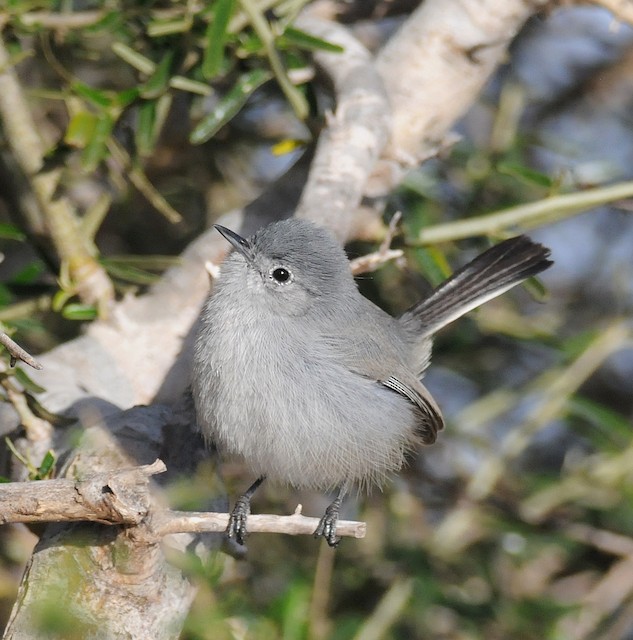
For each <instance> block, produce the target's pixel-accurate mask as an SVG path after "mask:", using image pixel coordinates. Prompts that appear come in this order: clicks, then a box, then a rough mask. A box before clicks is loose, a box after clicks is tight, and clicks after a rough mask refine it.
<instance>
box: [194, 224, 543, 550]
mask: <svg viewBox="0 0 633 640" xmlns="http://www.w3.org/2000/svg"><path fill="white" fill-rule="evenodd" d="M215 228H216V229H217V231H218V232H219V233H220V234H222V236H224V238H225V239H226V240H227V241H228V242H229V243H230V245H231V246H232V247H233V251H232V252H231V254H230V255H229V257H228V258H227V259H226V260H225V261H224V263H223V264H222V267H221V272H220V277H219V278H218V280H217V282H216V283H215V285H214V287H213V291H212V292H211V294H210V295H209V297H208V298H207V300H206V302H205V303H204V306H203V308H202V311H201V314H200V320H199V323H198V330H197V335H196V339H195V346H194V358H193V367H192V381H191V386H192V393H193V398H194V403H195V407H196V415H197V421H198V425H199V428H200V430H201V432H202V434H203V435H204V436H205V438H206V439H207V440H208V441H209V442H212V443H213V445H214V446H216V447H217V448H218V449H219V451H220V452H221V453H222V454H225V455H230V456H236V457H238V458H240V459H242V460H243V461H244V462H245V463H246V465H247V467H248V468H249V469H250V471H251V472H252V473H253V475H254V477H256V480H255V481H254V482H253V484H252V485H251V486H250V487H249V488H248V489H247V491H246V492H244V493H243V494H242V495H241V496H240V497H239V498H238V500H237V501H236V504H235V506H234V508H233V510H232V511H231V514H230V518H229V523H228V526H227V530H226V535H227V536H228V538H234V539H235V540H236V541H237V542H238V543H239V544H240V545H243V544H244V543H245V539H246V536H247V533H248V530H247V520H248V515H249V514H250V501H251V498H252V496H253V494H254V493H255V491H256V490H257V488H258V487H259V486H260V485H261V484H262V482H263V481H264V480H265V479H266V478H269V479H270V480H271V481H276V482H280V483H283V484H286V485H290V486H292V487H294V488H295V489H313V490H317V491H321V492H333V491H336V497H335V499H334V500H333V501H332V503H331V504H330V505H329V506H328V507H327V509H326V510H325V513H324V515H323V517H322V518H321V519H320V521H319V524H318V526H317V528H316V530H315V532H314V535H315V537H317V538H318V537H322V538H324V539H325V540H326V541H327V543H328V544H329V545H330V546H331V547H336V546H337V545H338V543H339V538H338V536H337V534H336V524H337V520H338V517H339V511H340V508H341V504H342V501H343V498H344V497H345V496H346V495H347V494H349V493H350V492H351V491H353V490H356V491H363V490H367V489H369V488H370V487H371V486H373V485H382V484H383V483H384V482H385V481H386V480H387V479H388V478H390V477H391V476H392V475H393V474H394V473H396V472H398V471H399V470H400V469H401V467H402V466H403V464H404V463H405V460H406V458H407V456H408V454H409V453H410V452H412V451H413V450H415V449H416V448H417V447H418V446H420V445H430V444H433V443H434V442H435V440H436V438H437V435H438V433H439V432H440V431H441V430H442V429H443V427H444V420H443V418H442V413H441V411H440V408H439V407H438V405H437V403H436V402H435V400H434V399H433V397H432V396H431V394H430V393H429V391H428V390H427V388H426V387H425V386H424V385H423V383H422V381H421V380H422V377H423V375H424V372H425V371H426V369H427V367H428V366H429V363H430V358H431V347H432V338H433V336H434V334H435V333H436V332H437V331H439V330H440V329H442V328H443V327H444V326H446V325H447V324H448V323H450V322H452V321H453V320H455V319H457V318H459V317H460V316H462V315H463V314H465V313H467V312H468V311H470V310H472V309H474V308H475V307H477V306H479V305H480V304H482V303H484V302H486V301H487V300H490V299H491V298H494V297H495V296H498V295H500V294H501V293H503V292H505V291H507V290H508V289H510V288H512V287H513V286H515V285H517V284H518V283H520V282H522V281H523V280H525V279H526V278H528V277H530V276H534V275H536V274H538V273H540V272H541V271H543V270H545V269H547V268H548V267H549V266H550V265H551V264H553V263H552V261H551V260H549V259H548V258H549V255H550V251H549V249H547V248H546V247H543V246H542V245H540V244H537V243H535V242H533V241H531V240H530V239H529V238H527V237H526V236H524V235H521V236H517V237H514V238H510V239H507V240H505V241H503V242H500V243H499V244H496V245H494V246H492V247H491V248H489V249H488V250H487V251H485V252H484V253H482V254H481V255H479V256H478V257H476V258H475V259H474V260H472V261H471V262H469V263H468V264H466V265H465V266H464V267H462V268H461V269H459V270H458V271H456V272H455V273H454V274H453V275H452V276H451V277H449V278H448V279H447V280H446V281H444V282H443V283H442V284H440V285H439V286H438V287H437V288H436V289H434V290H433V291H432V292H431V293H430V295H428V296H427V297H425V298H423V299H421V300H420V301H418V302H417V303H415V304H414V305H413V306H411V307H410V308H409V309H407V310H406V311H405V312H404V313H402V314H401V315H399V316H397V317H394V316H391V315H389V314H388V313H386V312H385V311H383V310H382V309H380V308H379V307H378V306H377V305H375V304H374V303H373V302H371V301H370V300H368V299H367V298H365V297H364V296H363V295H362V294H361V293H360V291H359V290H358V287H357V284H356V281H355V279H354V277H353V275H352V272H351V270H350V265H349V260H348V257H347V255H346V253H345V251H344V248H343V247H342V245H341V244H340V243H339V242H338V241H337V240H336V238H335V237H334V236H333V235H332V234H331V233H330V232H329V231H328V230H327V229H326V228H324V227H321V226H318V225H316V224H314V223H312V222H309V221H307V220H304V219H299V218H289V219H286V220H282V221H279V222H274V223H272V224H269V225H267V226H265V227H263V228H262V229H260V230H259V231H257V232H256V233H255V234H253V235H252V236H251V237H249V238H244V237H242V236H240V235H239V234H237V233H236V232H234V231H232V230H230V229H228V228H226V227H223V226H221V225H215Z"/></svg>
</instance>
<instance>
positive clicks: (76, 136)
mask: <svg viewBox="0 0 633 640" xmlns="http://www.w3.org/2000/svg"><path fill="white" fill-rule="evenodd" d="M97 120H98V118H97V116H96V115H95V114H94V113H90V112H89V111H80V112H79V113H76V114H75V115H74V116H73V117H72V118H71V119H70V122H69V123H68V126H67V127H66V133H65V134H64V142H65V143H66V144H67V145H70V146H71V147H77V148H79V149H85V148H86V146H88V143H89V142H90V140H91V139H92V136H93V135H94V132H95V128H96V126H97Z"/></svg>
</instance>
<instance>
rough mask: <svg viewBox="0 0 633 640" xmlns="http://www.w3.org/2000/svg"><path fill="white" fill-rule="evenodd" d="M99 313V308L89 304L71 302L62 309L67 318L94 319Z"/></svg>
mask: <svg viewBox="0 0 633 640" xmlns="http://www.w3.org/2000/svg"><path fill="white" fill-rule="evenodd" d="M97 315H98V314H97V308H96V307H94V306H92V305H89V304H78V303H71V304H67V305H66V306H65V307H64V308H63V309H62V316H63V317H64V318H66V319H67V320H94V319H95V318H96V317H97Z"/></svg>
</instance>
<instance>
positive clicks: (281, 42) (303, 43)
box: [277, 27, 345, 53]
mask: <svg viewBox="0 0 633 640" xmlns="http://www.w3.org/2000/svg"><path fill="white" fill-rule="evenodd" d="M289 44H291V45H296V46H298V47H300V48H301V49H306V50H308V51H330V52H332V53H343V51H344V50H345V49H344V48H343V47H341V45H338V44H334V43H333V42H328V41H327V40H323V39H322V38H317V37H315V36H313V35H310V34H309V33H306V32H305V31H301V29H296V28H294V27H286V30H285V31H284V32H283V34H282V35H281V36H280V37H279V38H277V45H278V46H280V47H281V46H287V45H289Z"/></svg>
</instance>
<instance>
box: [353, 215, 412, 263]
mask: <svg viewBox="0 0 633 640" xmlns="http://www.w3.org/2000/svg"><path fill="white" fill-rule="evenodd" d="M400 218H402V213H400V211H397V212H396V213H395V214H394V215H393V217H392V218H391V220H390V221H389V227H388V229H387V233H386V234H385V237H384V239H383V241H382V242H381V243H380V247H379V248H378V251H374V252H373V253H368V254H367V255H366V256H360V257H359V258H354V260H350V269H351V270H352V273H353V274H354V275H355V276H356V275H358V274H359V273H368V272H370V271H375V270H376V269H378V267H380V266H381V265H383V264H385V262H389V260H398V259H399V258H402V256H403V255H404V252H403V251H402V250H401V249H391V248H390V247H391V242H392V240H393V237H394V235H395V233H396V230H397V227H398V223H399V222H400Z"/></svg>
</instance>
